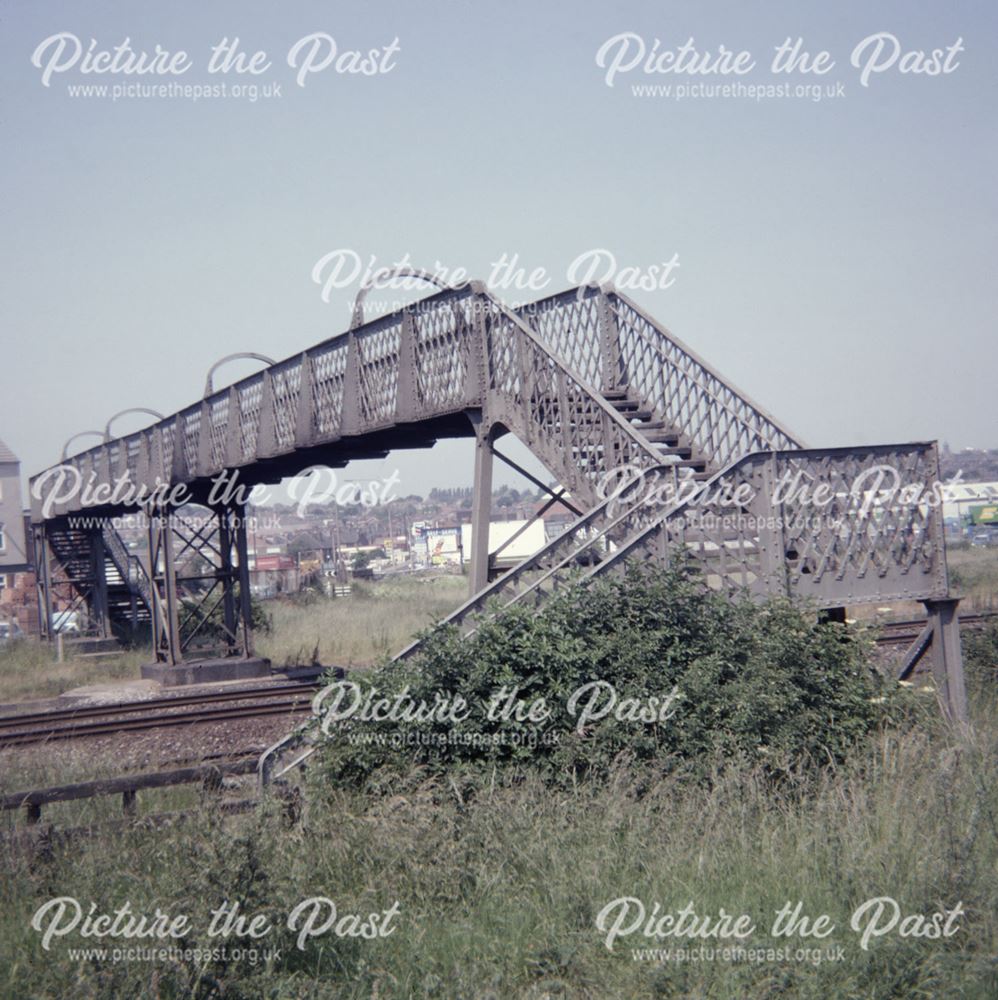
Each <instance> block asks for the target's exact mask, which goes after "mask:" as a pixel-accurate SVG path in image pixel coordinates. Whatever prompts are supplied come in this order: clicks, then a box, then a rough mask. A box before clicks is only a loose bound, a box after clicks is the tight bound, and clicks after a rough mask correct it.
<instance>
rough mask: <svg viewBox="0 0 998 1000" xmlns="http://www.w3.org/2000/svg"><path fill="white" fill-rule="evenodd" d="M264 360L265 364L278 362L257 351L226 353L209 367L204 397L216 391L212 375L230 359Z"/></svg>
mask: <svg viewBox="0 0 998 1000" xmlns="http://www.w3.org/2000/svg"><path fill="white" fill-rule="evenodd" d="M242 360H251V361H262V362H263V363H264V364H265V365H275V364H277V362H276V361H275V360H274V359H273V358H269V357H267V355H266V354H257V353H256V351H237V352H236V353H235V354H226V355H225V357H224V358H219V359H218V360H217V361H216V362H215V363H214V364H213V365H212V366H211V367H210V368H209V369H208V377H207V378H206V379H205V380H204V393H203V394H202V395H203V398H204V399H207V398H208V397H209V396H210V395H211V394H212V393H213V392H214V391H215V386H214V383H213V382H212V376H213V375H214V374H215V372H216V371H218V369H219V368H221V367H222V365H226V364H228V363H229V362H230V361H242Z"/></svg>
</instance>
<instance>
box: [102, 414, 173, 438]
mask: <svg viewBox="0 0 998 1000" xmlns="http://www.w3.org/2000/svg"><path fill="white" fill-rule="evenodd" d="M126 413H147V414H148V415H149V416H150V417H155V418H156V419H157V420H164V419H165V418H164V416H163V414H162V413H160V412H159V410H151V409H149V407H148V406H129V407H128V408H127V409H125V410H119V411H118V412H117V413H116V414H115V415H114V416H113V417H111V419H110V420H109V421H108V422H107V423H106V424H105V425H104V443H105V444H107V443H108V442H109V441H110V440H111V424H113V423H114V422H115V420H117V419H118V417H123V416H124V415H125V414H126Z"/></svg>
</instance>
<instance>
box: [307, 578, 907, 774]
mask: <svg viewBox="0 0 998 1000" xmlns="http://www.w3.org/2000/svg"><path fill="white" fill-rule="evenodd" d="M868 653H869V646H868V642H867V640H866V639H865V638H864V637H863V636H862V634H857V633H854V632H853V631H851V630H849V629H847V628H846V627H844V626H841V625H836V624H828V623H820V622H819V621H818V619H817V615H816V614H815V613H813V612H812V611H809V610H808V609H805V608H802V607H799V606H795V605H793V604H791V603H790V602H788V601H783V600H774V601H770V602H769V603H767V604H764V605H762V606H758V605H753V604H751V603H748V602H744V603H737V604H732V603H730V602H729V601H727V600H726V599H724V598H722V597H720V596H719V595H716V594H713V593H710V592H707V591H705V590H704V589H703V587H702V585H701V584H700V583H699V582H698V581H697V579H696V577H694V576H693V575H691V574H688V573H687V572H686V571H684V570H682V569H675V570H668V571H667V570H661V569H654V568H643V569H635V570H632V571H631V572H630V573H629V574H628V575H627V576H626V577H625V578H624V579H622V580H615V581H605V582H604V581H600V582H598V583H597V584H595V585H594V586H592V587H590V588H588V589H583V588H569V589H567V590H566V591H565V592H563V593H562V594H559V595H557V596H556V597H554V598H553V599H552V600H551V601H549V603H548V605H547V606H546V608H545V610H544V612H543V613H542V614H539V615H536V614H532V613H531V611H530V610H529V609H526V608H522V607H519V606H518V607H515V608H513V609H511V610H510V611H508V612H506V613H503V614H502V615H499V616H497V617H495V618H493V619H491V620H487V621H484V622H483V623H481V624H480V625H479V627H478V630H477V631H476V632H475V633H474V634H473V635H472V636H471V637H469V638H464V639H462V638H461V637H459V635H458V634H457V632H456V630H454V629H452V628H450V629H448V628H441V629H437V630H435V631H433V632H431V633H429V634H428V639H427V643H426V645H425V646H424V648H423V650H422V651H421V652H420V653H419V654H418V655H417V656H416V657H414V658H413V659H412V660H411V661H409V662H408V663H406V664H404V665H399V666H391V665H388V664H386V665H384V666H382V667H381V668H380V669H379V670H377V671H375V672H373V673H371V674H369V675H367V676H366V677H363V678H359V677H355V676H351V677H350V679H349V680H350V682H352V683H353V684H355V685H357V688H356V690H353V689H350V690H344V691H343V693H342V697H341V700H340V701H339V703H338V704H337V702H336V694H335V691H334V692H333V693H331V694H330V696H329V697H327V700H326V703H325V704H326V707H327V708H334V709H336V715H337V716H338V721H334V719H333V718H332V717H330V718H329V719H327V727H326V728H327V733H328V742H327V745H326V746H325V748H324V767H325V776H326V778H327V779H331V780H332V781H333V782H334V783H347V784H351V783H352V784H358V785H361V786H363V785H365V784H370V782H372V781H373V782H380V781H382V780H385V779H386V778H388V779H390V776H391V774H392V773H401V772H403V771H407V770H410V769H411V767H412V765H413V763H415V764H417V765H418V766H420V767H421V768H422V769H423V770H424V771H427V772H429V773H442V772H445V771H450V772H453V771H454V770H455V769H462V768H470V769H473V770H475V769H487V770H490V769H492V768H496V767H501V768H510V767H511V768H521V769H524V770H527V769H529V770H538V771H540V772H541V773H542V774H543V775H545V776H546V777H547V778H548V779H549V780H554V781H557V782H564V781H575V780H578V779H580V778H585V777H594V776H600V775H604V774H606V773H607V772H608V771H609V769H610V768H611V767H612V766H613V764H614V763H615V762H617V761H619V760H622V759H623V760H628V761H632V762H634V763H638V764H640V763H650V764H653V765H655V766H662V767H673V766H675V765H676V764H681V765H682V766H684V767H687V768H691V769H693V770H697V769H699V768H700V767H701V765H702V764H703V762H706V761H707V760H708V759H709V758H713V759H716V757H717V755H718V754H720V755H721V756H722V757H726V758H729V759H738V760H740V761H744V762H746V763H748V764H750V765H755V764H761V765H764V766H765V767H766V768H767V769H768V770H769V771H770V772H771V773H772V772H776V771H780V770H782V769H784V768H787V767H793V768H795V769H796V768H799V767H800V766H801V764H802V762H804V763H805V764H810V763H814V764H824V763H827V762H828V761H840V760H843V759H844V758H845V757H846V756H847V754H848V752H849V750H850V749H851V748H852V747H853V746H854V745H855V744H856V742H857V741H858V740H860V739H861V738H862V737H863V736H864V735H865V734H867V733H868V732H870V731H871V730H872V729H873V728H874V727H875V726H876V725H877V724H878V721H880V720H882V719H883V718H884V717H885V714H886V713H889V712H893V710H894V709H895V708H900V707H902V702H901V701H900V699H902V698H903V697H904V694H903V693H902V692H900V691H898V690H897V688H896V685H889V686H888V685H886V684H885V683H884V682H882V681H881V680H880V679H879V678H878V677H877V676H875V675H874V674H873V673H872V671H871V670H870V669H869V668H868V666H867V662H868ZM587 685H590V687H589V688H586V686H587ZM592 685H597V686H598V688H596V687H592ZM611 686H612V692H611V690H610V688H611ZM579 689H584V690H585V692H586V693H584V694H583V695H582V696H581V697H580V698H577V700H576V702H575V704H574V708H575V712H574V714H573V713H572V712H570V711H569V706H570V705H571V704H572V703H571V701H570V699H571V698H572V695H573V693H574V692H578V691H579ZM500 691H505V693H507V694H512V695H513V696H514V697H515V699H516V703H517V704H519V705H520V706H523V708H524V709H526V708H527V707H528V706H530V705H531V704H532V705H534V706H537V705H538V704H540V705H542V706H543V708H544V709H547V710H548V715H547V716H546V717H544V718H542V719H540V720H539V721H538V718H537V717H536V716H535V718H534V719H529V718H526V719H518V718H517V717H515V716H514V717H511V718H503V717H502V716H501V713H498V712H496V711H493V713H492V717H491V718H490V717H488V715H487V712H486V708H487V706H488V705H489V704H490V700H491V699H493V698H494V697H495V695H496V693H497V692H500ZM399 695H405V696H406V697H404V698H403V699H402V700H401V701H400V702H399V703H398V704H400V705H401V706H412V705H419V704H420V703H422V704H423V705H426V706H434V705H435V704H438V703H439V700H440V699H444V700H446V701H448V702H449V705H450V706H452V707H453V706H454V705H455V703H456V698H457V697H460V698H461V699H463V700H464V702H465V704H466V709H465V717H464V718H462V719H460V720H459V721H454V716H453V714H452V715H451V716H450V717H444V718H441V717H440V714H437V715H434V716H433V717H431V718H429V719H413V718H405V719H402V720H401V721H400V720H399V719H398V718H397V716H396V717H395V718H391V719H382V720H381V721H372V720H370V719H365V718H363V717H362V714H363V713H362V712H361V711H359V710H358V711H357V712H354V713H353V714H352V715H350V714H349V709H350V707H351V706H352V705H355V704H357V705H361V704H363V701H364V699H371V700H378V699H387V700H388V701H392V700H394V699H395V698H396V697H397V696H399ZM670 695H672V698H671V699H670ZM591 698H592V699H594V700H593V701H590V699H591ZM653 699H657V703H654V702H653ZM492 704H493V705H494V704H495V703H494V702H493V703H492ZM656 704H657V708H658V712H657V713H656V712H655V711H653V710H652V709H653V706H654V705H656ZM586 706H591V707H592V711H593V714H596V713H602V714H601V716H600V717H598V718H590V719H588V720H584V719H583V718H582V709H583V708H584V707H586ZM606 709H609V710H606ZM641 710H645V711H646V712H648V713H649V714H650V715H651V716H652V721H641V719H640V716H638V714H637V713H638V712H639V711H641ZM441 714H445V713H441ZM541 714H543V713H541ZM663 716H664V717H663ZM704 766H705V765H704Z"/></svg>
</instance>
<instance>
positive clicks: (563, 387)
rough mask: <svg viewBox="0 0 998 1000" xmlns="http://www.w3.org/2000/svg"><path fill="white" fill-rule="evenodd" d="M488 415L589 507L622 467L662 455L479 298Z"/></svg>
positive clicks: (511, 317) (505, 313)
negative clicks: (481, 311)
mask: <svg viewBox="0 0 998 1000" xmlns="http://www.w3.org/2000/svg"><path fill="white" fill-rule="evenodd" d="M483 308H484V312H485V328H486V329H485V343H486V345H487V346H486V356H487V363H488V373H487V388H488V393H489V395H488V400H487V408H488V413H489V418H490V419H491V420H497V421H499V422H501V423H503V424H504V425H505V426H506V427H508V429H509V430H511V431H512V432H513V433H514V434H516V435H517V437H519V438H520V439H521V440H522V441H524V443H526V444H527V445H528V447H530V448H531V450H533V451H534V453H535V454H536V455H537V456H538V457H539V458H540V459H541V461H543V462H544V463H545V465H547V466H548V468H551V469H557V470H559V472H561V474H562V485H563V486H565V487H567V488H568V489H569V490H570V491H571V492H572V494H573V495H575V496H576V497H578V498H579V499H585V501H586V502H587V503H591V504H594V503H596V502H598V499H599V496H600V489H601V486H602V484H603V482H604V480H605V479H606V477H607V476H608V475H611V474H612V472H613V470H615V469H619V468H620V467H622V466H634V467H637V468H651V467H653V466H657V465H659V464H661V456H660V455H659V454H658V453H657V452H656V451H655V449H654V448H653V447H652V446H651V445H650V444H649V443H648V441H647V439H646V438H644V437H643V436H642V435H641V434H640V433H639V432H638V431H636V430H635V429H634V427H632V426H631V425H630V424H629V423H628V422H627V421H626V420H625V419H624V418H623V417H622V416H621V415H620V414H619V413H618V412H617V411H616V410H615V409H614V408H613V407H612V406H611V405H610V404H609V403H608V402H607V401H606V400H605V399H604V398H603V397H602V396H601V395H600V394H599V392H598V391H596V390H594V389H593V387H592V386H591V385H590V384H589V383H587V381H586V380H585V379H584V377H583V376H581V375H580V374H578V373H577V372H575V371H573V370H572V369H571V368H570V367H569V366H568V364H566V363H565V362H564V361H563V360H561V358H560V357H558V356H557V355H556V354H554V353H553V352H552V350H551V349H550V348H549V347H547V346H546V345H545V344H543V343H542V342H541V340H540V339H539V338H538V337H537V335H536V334H535V333H533V332H532V331H531V330H530V329H529V328H528V327H527V326H526V325H525V324H524V323H523V322H522V321H521V320H520V319H519V318H518V317H517V316H516V315H515V314H513V313H512V312H511V311H510V310H508V309H506V308H505V307H504V306H502V305H501V304H499V303H498V302H496V301H495V300H494V299H485V300H483Z"/></svg>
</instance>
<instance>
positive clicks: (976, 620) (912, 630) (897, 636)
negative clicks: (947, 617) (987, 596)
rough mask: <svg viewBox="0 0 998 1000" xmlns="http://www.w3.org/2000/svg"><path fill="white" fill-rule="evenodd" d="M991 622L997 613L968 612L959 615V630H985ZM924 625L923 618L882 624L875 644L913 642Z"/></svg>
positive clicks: (997, 616) (996, 618)
mask: <svg viewBox="0 0 998 1000" xmlns="http://www.w3.org/2000/svg"><path fill="white" fill-rule="evenodd" d="M993 621H998V611H980V612H978V611H969V612H967V613H966V614H962V615H960V628H961V629H971V630H973V629H980V628H985V627H986V626H987V625H988V624H989V623H990V622H993ZM925 624H926V622H925V619H924V618H914V619H910V620H908V621H894V622H884V623H883V624H882V625H881V626H879V628H880V635H878V636H877V643H878V644H879V645H881V646H892V645H900V644H901V643H905V642H908V643H911V642H914V641H915V640H916V639H917V638H918V636H919V633H921V631H922V629H923V628H925Z"/></svg>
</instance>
